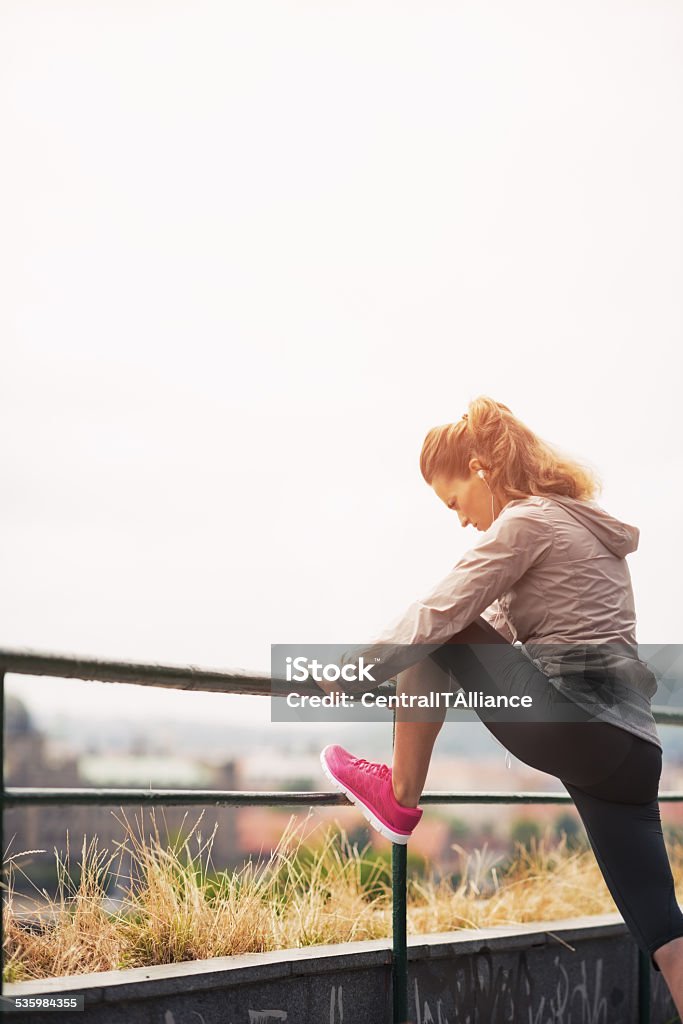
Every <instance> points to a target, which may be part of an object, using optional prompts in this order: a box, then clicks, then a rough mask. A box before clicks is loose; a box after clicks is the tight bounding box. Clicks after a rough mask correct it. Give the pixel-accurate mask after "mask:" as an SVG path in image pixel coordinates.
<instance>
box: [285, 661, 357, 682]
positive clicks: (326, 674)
mask: <svg viewBox="0 0 683 1024" xmlns="http://www.w3.org/2000/svg"><path fill="white" fill-rule="evenodd" d="M285 662H286V665H287V668H286V669H285V674H286V677H287V680H288V681H290V682H296V683H302V682H303V681H304V680H305V679H315V680H316V682H320V680H321V679H325V680H326V681H327V682H328V683H333V682H335V680H337V679H339V677H340V676H341V678H342V679H345V680H346V681H347V682H349V683H356V682H361V683H362V682H363V681H364V680H367V681H368V682H370V683H374V681H375V679H374V676H373V675H372V665H366V664H365V661H364V659H363V658H362V657H361V658H359V659H358V664H357V665H344V666H343V667H341V668H340V667H339V665H335V664H334V662H329V663H328V664H324V663H323V662H322V661H315V660H314V661H309V660H308V659H307V658H305V657H303V656H302V657H300V658H286V659H285Z"/></svg>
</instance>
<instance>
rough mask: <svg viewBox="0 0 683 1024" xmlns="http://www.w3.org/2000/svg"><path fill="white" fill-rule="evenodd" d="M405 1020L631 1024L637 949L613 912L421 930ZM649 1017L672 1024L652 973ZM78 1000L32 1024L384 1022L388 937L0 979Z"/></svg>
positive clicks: (413, 944) (416, 1023)
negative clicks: (80, 1004) (77, 1007)
mask: <svg viewBox="0 0 683 1024" xmlns="http://www.w3.org/2000/svg"><path fill="white" fill-rule="evenodd" d="M409 961H410V965H409V1020H410V1021H411V1022H412V1024H498V1022H500V1024H503V1022H510V1021H513V1022H515V1024H631V1022H633V1024H637V1022H638V1021H639V1016H638V974H637V949H636V946H635V945H634V943H633V941H632V939H631V937H630V935H629V933H628V931H627V929H626V926H625V925H624V923H623V921H622V920H621V918H620V917H619V915H618V914H605V915H601V916H600V917H586V918H570V919H567V920H564V921H553V922H548V921H545V922H542V923H540V924H528V925H520V926H515V927H504V928H503V927H499V928H489V929H478V930H471V931H470V930H467V931H465V930H463V931H457V932H447V933H443V934H439V935H422V936H419V937H416V938H414V939H412V940H411V941H410V948H409ZM650 978H651V1018H650V1019H651V1022H652V1024H673V1022H675V1021H678V1017H677V1015H676V1013H675V1010H674V1007H673V1003H672V1002H671V999H670V996H669V994H668V990H667V988H666V985H665V984H664V980H663V978H662V976H661V975H660V974H659V972H656V971H654V970H652V971H651V972H650ZM76 993H82V994H84V996H85V1012H84V1013H82V1012H81V1013H79V1012H71V1011H61V1012H59V1013H56V1014H55V1013H52V1012H50V1013H41V1012H35V1011H31V1012H30V1013H23V1014H22V1015H21V1016H20V1015H19V1013H16V1014H14V1013H13V1014H11V1015H8V1018H7V1019H13V1020H16V1021H20V1020H23V1021H30V1022H31V1024H274V1022H279V1021H287V1022H288V1024H390V1022H391V1019H392V1017H391V951H390V946H389V943H388V941H387V940H384V939H382V940H376V941H374V942H357V943H348V944H344V945H338V946H336V945H335V946H315V947H307V948H305V949H295V950H282V951H279V952H276V953H255V954H249V955H247V956H236V957H219V958H216V959H213V960H201V961H196V962H192V963H184V964H174V965H164V966H158V967H149V968H136V969H134V970H127V971H111V972H107V973H100V974H88V975H82V976H80V977H74V978H67V979H58V978H52V979H49V980H46V981H41V982H20V983H16V984H12V985H6V986H5V988H4V992H3V995H4V996H9V995H12V996H17V995H21V996H25V995H36V994H40V995H48V994H54V995H57V994H61V995H72V994H76Z"/></svg>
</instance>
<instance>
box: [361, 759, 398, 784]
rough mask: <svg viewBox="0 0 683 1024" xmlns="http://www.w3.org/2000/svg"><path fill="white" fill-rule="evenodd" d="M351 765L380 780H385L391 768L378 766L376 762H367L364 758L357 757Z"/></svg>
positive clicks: (383, 765) (384, 765)
mask: <svg viewBox="0 0 683 1024" xmlns="http://www.w3.org/2000/svg"><path fill="white" fill-rule="evenodd" d="M353 763H354V765H355V766H356V768H360V770H361V771H363V772H372V773H373V774H374V775H378V776H379V778H380V779H386V778H388V777H389V775H390V774H391V768H389V766H388V765H386V764H379V763H378V762H376V761H367V760H366V759H365V758H364V757H357V758H356V759H355V761H354V762H353Z"/></svg>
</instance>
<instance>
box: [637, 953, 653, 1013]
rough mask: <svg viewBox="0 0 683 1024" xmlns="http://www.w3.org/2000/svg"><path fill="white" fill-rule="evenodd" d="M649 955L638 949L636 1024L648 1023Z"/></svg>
mask: <svg viewBox="0 0 683 1024" xmlns="http://www.w3.org/2000/svg"><path fill="white" fill-rule="evenodd" d="M650 970H651V966H650V957H649V955H648V954H647V953H644V952H643V951H642V949H639V950H638V1024H650Z"/></svg>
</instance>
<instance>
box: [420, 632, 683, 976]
mask: <svg viewBox="0 0 683 1024" xmlns="http://www.w3.org/2000/svg"><path fill="white" fill-rule="evenodd" d="M429 657H431V658H432V659H433V660H434V661H435V662H436V663H437V664H438V665H439V666H440V667H441V668H442V669H444V670H445V671H447V672H449V673H452V674H453V676H454V677H455V683H456V684H457V686H460V687H462V689H463V690H464V691H465V692H466V693H467V692H469V691H474V692H479V691H482V692H483V693H485V694H493V695H497V694H506V695H508V696H510V695H511V694H513V693H514V694H519V695H520V696H521V695H523V694H528V695H530V696H532V697H533V711H532V712H530V711H529V710H526V709H520V710H519V711H517V712H513V711H511V710H510V709H507V710H505V711H504V712H503V711H501V710H497V711H491V710H487V709H484V710H483V711H480V710H478V709H475V710H476V711H477V714H478V715H479V717H480V718H481V720H482V721H483V722H484V725H485V726H486V727H487V729H489V730H490V732H491V733H493V735H494V736H495V737H496V738H497V739H498V740H500V742H501V743H502V744H503V745H504V746H505V747H507V749H508V750H509V751H510V752H511V753H512V754H514V755H515V757H518V758H519V759H520V761H524V763H525V764H528V765H530V766H531V767H532V768H536V769H538V770H539V771H542V772H546V773H547V774H548V775H553V776H555V777H556V778H558V779H559V780H560V781H561V782H562V784H563V786H564V787H565V789H566V790H567V792H568V793H569V794H570V796H571V798H572V800H573V801H574V803H575V805H576V809H577V810H578V812H579V814H580V816H581V820H582V821H583V824H584V827H585V829H586V833H587V835H588V839H589V841H590V844H591V847H592V848H593V853H594V854H595V858H596V860H597V862H598V865H599V866H600V870H601V871H602V875H603V877H604V879H605V882H606V884H607V886H608V888H609V891H610V893H611V894H612V898H613V900H614V902H615V904H616V905H617V907H618V909H619V912H620V913H621V915H622V917H623V918H624V921H625V922H626V925H627V927H628V928H629V930H630V932H631V934H632V935H633V937H634V939H635V941H636V943H637V944H638V946H639V947H640V949H642V950H643V951H646V952H647V953H648V954H649V955H650V961H651V963H652V966H653V967H654V968H655V970H657V971H658V970H659V967H658V966H657V964H656V962H655V960H654V959H653V957H652V954H653V953H654V952H655V950H657V949H659V947H660V946H663V945H664V943H666V942H669V941H670V940H671V939H674V938H676V937H677V936H681V935H683V913H681V910H680V908H679V906H678V902H677V900H676V893H675V890H674V880H673V876H672V874H671V866H670V864H669V858H668V855H667V852H666V848H665V846H664V837H663V834H662V824H661V818H660V813H659V802H658V791H659V779H660V776H661V772H662V754H661V751H660V749H659V747H657V746H656V744H654V743H651V742H649V741H648V740H645V739H641V738H640V737H639V736H635V735H634V734H633V733H631V732H628V731H627V730H625V729H623V728H620V727H619V726H616V725H610V724H609V723H608V722H602V721H596V720H594V718H592V716H591V715H590V714H589V713H587V712H585V713H584V712H583V711H580V710H579V709H578V706H577V708H576V711H575V718H574V720H572V721H567V710H566V709H567V704H566V703H562V700H561V698H558V696H557V691H556V690H555V689H554V687H553V686H552V684H551V683H550V682H549V680H548V677H547V676H545V675H544V674H543V672H541V671H540V669H538V668H537V667H536V665H535V664H534V663H533V662H532V661H531V660H530V659H529V658H527V657H526V656H525V655H524V654H523V653H522V652H521V651H520V650H519V649H518V648H516V647H514V646H513V645H512V644H510V643H508V641H507V640H506V639H505V637H503V636H501V634H500V633H498V632H497V630H495V629H493V627H492V626H491V625H490V624H489V623H488V622H486V620H485V619H482V618H481V617H479V618H477V619H475V621H474V622H473V623H471V625H469V626H467V627H466V628H465V629H464V630H462V631H461V632H460V633H456V634H455V635H454V636H452V637H451V638H450V639H449V640H448V641H447V642H446V643H445V644H443V645H442V646H441V647H439V648H438V649H437V650H436V651H433V652H432V653H431V654H430V655H429ZM496 716H498V718H499V720H497V721H496V720H495V719H496ZM553 717H554V718H555V719H556V720H555V721H553ZM501 718H504V719H505V720H500V719H501ZM534 719H535V720H534Z"/></svg>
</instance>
